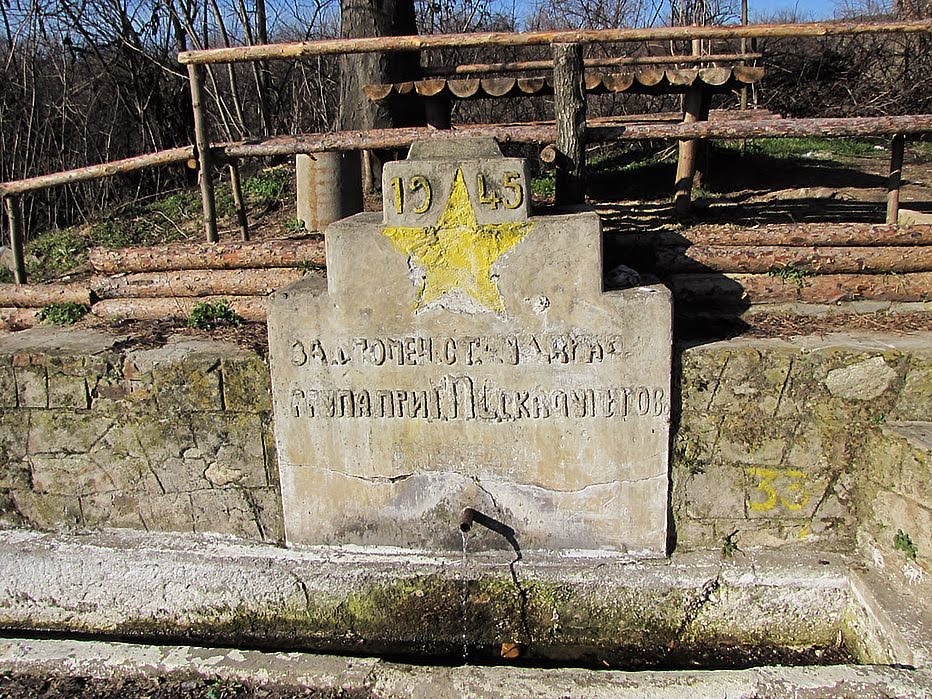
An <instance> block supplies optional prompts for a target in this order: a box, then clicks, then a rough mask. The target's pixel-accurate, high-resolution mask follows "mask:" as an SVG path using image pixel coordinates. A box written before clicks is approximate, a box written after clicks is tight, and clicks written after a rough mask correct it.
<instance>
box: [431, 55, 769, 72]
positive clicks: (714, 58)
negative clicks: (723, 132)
mask: <svg viewBox="0 0 932 699" xmlns="http://www.w3.org/2000/svg"><path fill="white" fill-rule="evenodd" d="M759 58H763V54H760V53H717V54H709V55H707V56H618V57H615V58H587V59H585V60H584V61H583V64H584V65H585V67H586V68H608V67H611V66H655V65H672V64H677V63H682V64H683V65H687V64H688V65H694V64H697V63H698V64H702V63H723V62H729V63H739V62H742V61H756V60H758V59H759ZM552 69H553V61H514V62H511V63H461V64H459V65H455V66H428V67H426V68H424V69H423V72H424V75H428V76H433V75H436V76H441V75H472V74H473V73H515V72H520V71H525V70H552Z"/></svg>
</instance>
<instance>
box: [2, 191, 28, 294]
mask: <svg viewBox="0 0 932 699" xmlns="http://www.w3.org/2000/svg"><path fill="white" fill-rule="evenodd" d="M3 203H4V204H5V205H6V218H7V223H8V224H9V226H10V247H11V248H12V249H13V279H14V280H15V281H16V283H17V284H25V283H26V257H25V255H24V254H23V210H22V206H21V202H20V200H19V197H5V198H4V200H3Z"/></svg>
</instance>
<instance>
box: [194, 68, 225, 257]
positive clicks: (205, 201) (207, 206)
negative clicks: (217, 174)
mask: <svg viewBox="0 0 932 699" xmlns="http://www.w3.org/2000/svg"><path fill="white" fill-rule="evenodd" d="M201 71H202V68H201V67H200V66H198V65H189V66H188V83H189V85H190V88H191V108H192V109H193V110H194V138H195V145H197V158H198V164H199V166H200V167H199V168H198V182H199V183H200V185H201V207H202V208H203V210H204V231H205V233H206V235H207V241H208V242H210V243H216V242H217V241H218V240H219V239H220V238H219V237H218V236H217V205H216V202H215V201H214V182H213V173H212V172H211V152H210V136H209V134H208V129H207V112H206V110H205V109H204V101H203V91H202V89H201Z"/></svg>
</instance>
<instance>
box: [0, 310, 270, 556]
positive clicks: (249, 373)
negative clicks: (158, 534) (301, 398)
mask: <svg viewBox="0 0 932 699" xmlns="http://www.w3.org/2000/svg"><path fill="white" fill-rule="evenodd" d="M122 344H125V338H120V337H118V336H111V335H106V334H103V333H96V332H86V331H75V330H67V331H64V330H48V329H45V328H36V329H34V330H26V331H23V332H19V333H14V334H2V335H0V523H2V524H3V525H4V526H7V527H10V526H12V527H23V526H26V527H38V528H43V529H50V528H62V527H65V528H80V529H85V528H91V529H93V528H96V527H101V526H111V527H113V526H116V527H131V528H138V529H150V530H162V531H188V532H197V531H213V532H219V533H228V534H235V535H238V536H243V537H250V538H256V539H263V540H267V541H279V540H281V538H282V525H281V505H280V502H279V496H278V481H277V471H276V469H275V455H274V444H273V439H272V435H271V430H270V424H269V422H270V416H269V412H270V408H271V406H270V399H269V388H268V384H269V378H268V370H267V368H266V365H265V363H264V362H263V361H262V359H261V358H259V357H257V356H255V355H254V354H252V353H250V352H247V351H244V350H242V349H240V348H238V347H234V346H231V345H224V344H222V343H215V342H205V341H196V340H193V339H191V338H182V337H176V338H172V339H170V340H169V341H168V342H167V344H166V345H165V346H163V347H159V348H157V349H142V350H122V349H119V348H120V347H121V345H122Z"/></svg>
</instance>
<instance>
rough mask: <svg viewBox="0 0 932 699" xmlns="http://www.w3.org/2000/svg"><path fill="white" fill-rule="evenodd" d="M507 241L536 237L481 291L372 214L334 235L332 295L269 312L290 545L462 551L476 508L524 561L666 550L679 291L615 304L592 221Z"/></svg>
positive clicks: (451, 258) (477, 275) (493, 272)
mask: <svg viewBox="0 0 932 699" xmlns="http://www.w3.org/2000/svg"><path fill="white" fill-rule="evenodd" d="M454 198H455V197H454V196H452V195H451V201H452V200H453V199H454ZM461 204H462V205H463V206H466V207H467V208H468V206H470V205H471V204H469V203H468V201H467V200H466V199H465V198H464V199H463V200H462V202H461ZM464 215H465V214H464ZM451 225H452V224H451ZM503 225H505V226H526V229H522V231H520V232H516V231H517V229H514V230H512V229H511V228H508V230H507V231H506V233H508V231H510V233H508V235H511V234H512V233H513V234H514V236H515V238H514V240H512V243H513V245H505V244H503V245H501V246H499V247H496V248H495V250H489V251H487V252H488V253H489V254H488V255H487V256H485V257H483V258H482V260H479V262H482V263H483V264H479V263H477V265H478V266H470V265H467V267H468V268H469V270H471V271H470V274H471V275H472V277H471V278H474V279H473V281H475V283H476V286H475V287H473V286H470V284H469V283H468V280H464V279H461V278H460V277H459V276H456V274H455V273H454V272H455V270H454V267H455V268H456V270H459V269H460V268H459V267H458V266H457V265H458V262H462V261H463V260H465V259H467V258H468V259H469V260H471V261H473V262H475V260H473V259H472V258H471V257H469V256H468V255H466V254H465V252H464V251H463V250H461V249H460V248H459V247H457V246H458V245H460V244H461V243H462V241H460V240H459V239H458V238H456V236H455V235H452V234H451V236H452V237H451V238H449V239H446V238H443V236H441V237H440V242H441V243H443V244H444V245H446V247H444V246H443V245H441V247H442V248H443V250H441V251H440V252H438V251H437V250H436V249H435V248H436V246H435V243H436V241H434V239H433V237H432V235H428V234H426V233H425V234H424V236H426V237H424V236H422V237H424V240H425V241H426V242H425V243H424V246H425V247H423V248H422V247H419V245H420V243H417V242H416V241H415V239H416V238H417V237H418V235H419V233H418V232H417V231H419V230H420V229H414V228H398V227H396V228H385V229H383V228H382V227H381V225H380V224H379V222H378V219H377V218H376V217H374V216H372V215H365V214H361V215H360V216H356V217H353V218H350V219H347V220H344V221H341V222H339V223H337V224H334V225H333V226H331V228H329V229H328V231H327V268H328V277H327V281H326V286H325V285H324V282H322V281H320V280H310V279H309V280H303V281H301V282H298V283H296V284H295V285H292V286H290V287H288V288H287V289H284V290H282V291H280V292H278V293H277V294H276V295H275V296H274V297H273V300H272V302H271V304H270V312H269V340H270V354H271V359H272V382H273V393H274V395H273V397H274V401H273V403H274V404H275V429H276V440H277V445H278V454H279V466H280V473H281V482H282V499H283V506H284V511H285V529H286V535H287V540H288V541H289V543H292V544H336V543H360V544H367V545H370V544H375V545H397V546H410V547H414V548H428V549H443V550H451V549H452V550H459V549H460V547H461V541H460V537H459V532H458V531H456V529H451V528H450V527H449V526H448V523H449V522H451V521H454V520H455V519H456V517H457V514H458V513H459V512H460V511H461V510H462V509H463V508H464V507H467V506H469V507H473V508H476V509H478V510H480V511H482V512H484V513H485V514H487V515H489V516H490V517H492V518H494V519H497V520H499V521H501V522H503V523H504V524H506V525H507V526H510V527H513V528H514V529H515V530H517V531H518V532H519V533H520V536H519V541H520V546H521V547H524V548H530V549H542V548H547V549H566V548H570V549H612V550H616V551H626V552H631V553H635V552H637V553H641V554H643V555H663V554H664V553H665V552H666V543H667V540H666V527H667V497H668V496H667V490H668V488H667V484H668V475H667V473H668V461H667V450H668V425H669V416H670V401H669V397H670V388H669V377H670V374H669V372H670V365H669V361H670V351H671V344H670V343H671V335H670V332H671V331H670V319H671V313H670V301H669V292H668V291H667V290H666V289H665V288H663V287H658V286H651V287H638V288H633V289H625V290H621V291H612V292H605V293H603V292H602V289H601V284H600V279H601V274H600V271H601V266H602V256H601V244H600V240H601V233H600V227H599V221H598V217H597V216H596V215H595V214H594V213H588V214H573V215H563V216H548V217H542V218H536V219H530V220H529V221H528V222H526V223H524V224H503ZM458 226H459V224H456V226H453V229H452V230H454V232H455V231H459V230H460V228H459V227H458ZM466 229H470V230H471V228H470V227H469V226H465V225H464V227H463V230H465V231H466V232H465V233H464V235H466V234H469V230H466ZM496 230H498V229H496ZM396 233H397V237H392V238H391V239H390V237H391V236H393V235H395V234H396ZM499 233H501V231H499V232H498V233H496V232H491V231H490V232H488V235H486V234H482V236H481V237H482V239H483V240H485V241H486V243H488V244H489V245H493V244H494V243H495V241H499V242H502V241H504V240H505V238H507V237H508V235H505V233H502V236H501V237H500V238H499V237H497V236H498V234H499ZM409 240H411V241H415V242H412V243H411V248H410V250H411V252H410V254H409V255H405V254H402V252H401V249H400V248H398V247H397V246H398V245H400V244H401V243H399V241H402V242H404V241H409ZM445 240H446V241H447V242H446V243H444V241H445ZM402 247H405V246H404V245H402ZM468 247H469V250H470V251H472V250H473V248H472V246H468ZM480 247H481V246H480ZM405 249H408V248H407V247H405ZM484 249H485V248H483V250H484ZM360 250H365V251H366V261H367V262H366V266H365V272H364V273H362V268H361V267H360V257H359V255H360V253H359V251H360ZM470 254H472V253H471V252H470ZM477 254H478V253H477ZM438 260H439V261H438ZM470 264H471V263H470ZM489 265H491V266H489ZM422 266H423V269H422V268H421V267H422ZM415 268H416V269H419V270H420V272H418V273H417V274H421V273H423V275H424V277H423V278H422V277H419V276H417V274H415V272H414V271H413V269H415ZM454 277H455V278H454ZM412 280H413V281H414V282H415V283H412ZM447 292H449V293H447ZM476 545H477V546H478V547H484V546H487V545H492V544H487V543H486V541H484V540H483V541H479V542H477V544H476Z"/></svg>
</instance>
